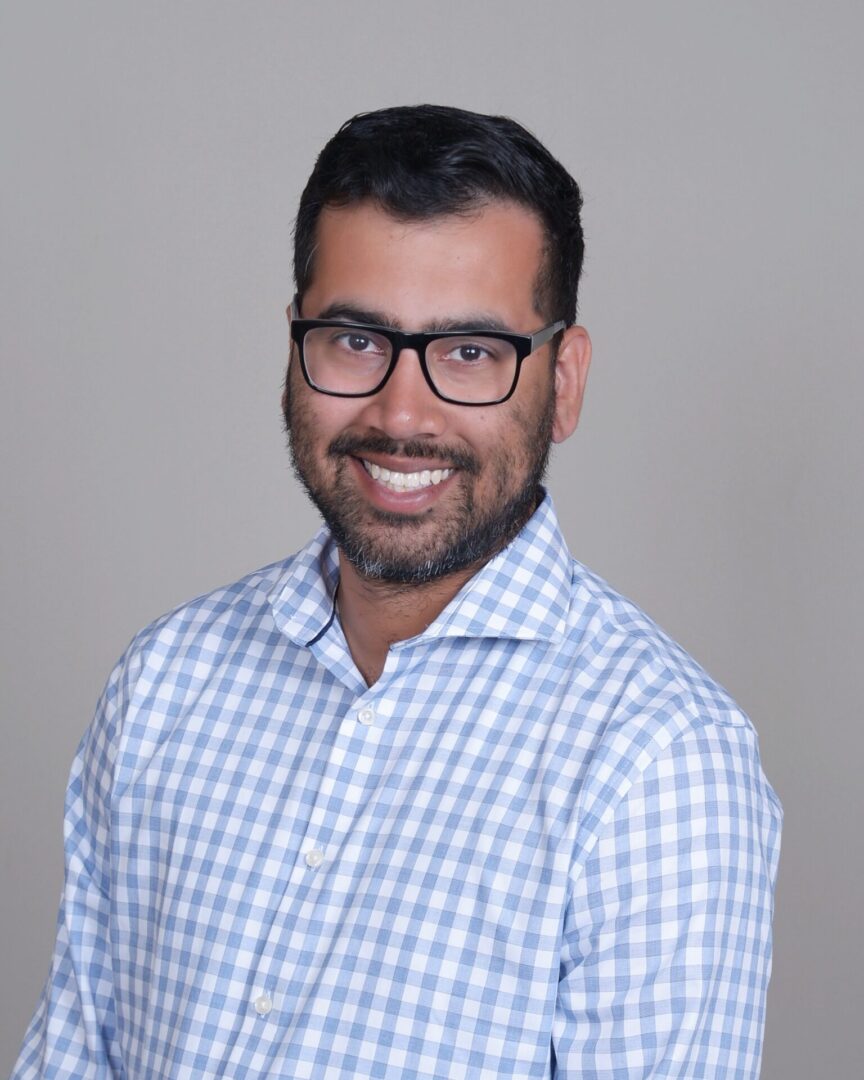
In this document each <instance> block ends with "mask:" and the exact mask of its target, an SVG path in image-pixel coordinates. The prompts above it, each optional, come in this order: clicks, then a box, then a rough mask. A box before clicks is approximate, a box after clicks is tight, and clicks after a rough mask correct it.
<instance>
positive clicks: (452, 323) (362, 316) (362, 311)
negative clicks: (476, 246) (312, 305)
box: [315, 300, 517, 334]
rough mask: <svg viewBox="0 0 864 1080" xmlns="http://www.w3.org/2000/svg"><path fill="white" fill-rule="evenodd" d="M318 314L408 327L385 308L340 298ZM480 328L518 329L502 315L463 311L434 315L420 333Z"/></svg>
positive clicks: (491, 330)
mask: <svg viewBox="0 0 864 1080" xmlns="http://www.w3.org/2000/svg"><path fill="white" fill-rule="evenodd" d="M315 317H316V318H318V319H344V320H345V321H346V322H353V323H362V324H363V325H365V326H380V327H381V328H382V329H385V330H400V331H402V332H404V331H405V327H404V326H403V325H402V323H401V322H400V320H399V319H397V318H396V317H395V316H394V315H392V314H389V313H388V312H386V311H374V310H371V309H369V308H363V307H360V306H358V305H355V304H352V303H350V302H345V301H341V300H337V301H335V302H334V303H332V304H329V305H328V306H327V307H326V308H324V310H323V311H322V312H321V313H320V314H319V315H316V316H315ZM481 330H482V331H485V332H486V333H490V334H496V333H501V334H513V333H516V332H517V331H514V330H513V328H512V327H510V326H508V325H507V323H505V322H504V321H503V320H502V319H499V318H497V317H496V316H494V315H490V314H489V313H488V312H476V313H472V314H468V315H460V316H459V317H458V318H453V319H447V318H443V319H435V320H434V321H433V322H431V323H427V324H426V326H424V327H423V329H422V330H421V331H420V333H425V334H438V333H441V334H444V333H452V332H457V333H462V332H465V331H475V332H477V331H481Z"/></svg>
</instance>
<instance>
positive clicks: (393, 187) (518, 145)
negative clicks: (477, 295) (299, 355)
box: [294, 105, 584, 324]
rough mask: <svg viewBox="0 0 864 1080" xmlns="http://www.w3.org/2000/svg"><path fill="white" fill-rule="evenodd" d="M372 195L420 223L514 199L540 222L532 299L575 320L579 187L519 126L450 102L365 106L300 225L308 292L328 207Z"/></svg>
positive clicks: (325, 169) (336, 148) (329, 149)
mask: <svg viewBox="0 0 864 1080" xmlns="http://www.w3.org/2000/svg"><path fill="white" fill-rule="evenodd" d="M365 199H370V200H372V201H374V202H376V203H378V204H379V205H380V206H381V207H382V209H384V210H386V211H387V212H388V213H389V214H392V215H393V216H394V217H396V218H400V219H402V220H405V221H421V220H424V219H428V218H433V217H437V216H439V215H443V214H459V213H466V212H469V211H471V210H473V209H476V208H477V207H478V206H482V205H483V204H484V203H486V202H488V201H490V200H492V199H510V200H512V201H513V202H516V203H519V204H521V205H522V206H524V207H526V208H527V209H529V210H531V211H533V212H534V213H536V214H537V215H538V217H539V218H540V221H541V222H542V224H543V232H544V238H545V243H544V257H543V264H542V267H541V270H540V273H539V275H538V280H537V281H536V282H535V283H534V291H535V304H536V306H537V308H538V310H539V311H540V312H541V313H542V314H543V315H544V316H545V317H548V318H549V319H550V320H551V319H564V320H565V322H567V323H568V324H570V323H573V322H575V320H576V299H577V292H578V287H579V275H580V273H581V270H582V256H583V252H584V241H583V237H582V225H581V222H580V219H579V212H580V210H581V208H582V196H581V194H580V192H579V186H578V184H577V183H576V181H575V180H574V179H573V177H572V176H571V175H570V174H569V173H568V172H567V170H566V169H565V168H564V166H563V165H561V163H560V162H559V161H556V159H555V158H554V157H552V155H551V154H550V153H549V151H548V150H547V149H546V148H545V147H544V146H543V144H542V143H541V142H539V140H538V139H536V138H535V137H534V136H533V135H532V134H531V133H530V132H529V131H526V130H525V128H523V127H522V126H521V124H517V123H516V121H515V120H510V119H508V118H507V117H506V116H484V115H482V114H481V113H472V112H466V111H464V110H463V109H453V108H450V107H448V106H444V105H406V106H399V107H397V108H392V109H381V110H379V111H378V112H369V113H360V114H358V115H357V116H355V117H353V118H352V119H351V120H348V121H347V123H345V124H343V125H342V127H341V128H340V129H339V130H338V131H337V132H336V134H335V135H334V136H333V138H332V139H331V140H330V141H329V142H328V143H327V145H326V146H325V147H324V149H323V150H322V151H321V153H320V155H319V156H318V160H317V161H316V163H315V168H314V169H313V170H312V175H311V176H310V177H309V181H308V183H307V184H306V188H305V190H304V192H303V195H302V196H301V198H300V207H299V210H298V212H297V221H296V223H295V225H294V277H295V281H296V283H297V292H298V294H299V295H300V296H301V297H302V295H303V293H304V292H305V290H306V289H307V288H308V287H309V283H310V281H311V278H312V272H313V268H314V256H315V230H316V226H317V223H318V217H319V215H320V213H321V211H322V210H323V209H324V207H326V206H349V205H352V204H354V203H358V202H361V201H363V200H365Z"/></svg>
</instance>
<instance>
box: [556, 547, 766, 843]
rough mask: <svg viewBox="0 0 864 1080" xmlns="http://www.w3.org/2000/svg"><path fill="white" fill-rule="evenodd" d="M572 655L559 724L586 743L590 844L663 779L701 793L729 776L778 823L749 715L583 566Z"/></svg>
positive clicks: (575, 591) (583, 775)
mask: <svg viewBox="0 0 864 1080" xmlns="http://www.w3.org/2000/svg"><path fill="white" fill-rule="evenodd" d="M564 652H565V653H566V663H567V664H568V665H569V667H570V674H569V677H568V693H567V698H566V701H565V702H564V706H565V707H564V708H563V709H562V710H561V713H560V714H559V723H560V724H561V726H562V735H563V737H564V738H568V739H572V740H573V741H574V742H575V743H576V744H577V745H578V744H582V745H587V752H586V753H585V754H584V756H581V755H580V757H579V767H580V768H579V771H580V776H579V783H578V789H577V790H578V794H577V796H576V807H575V809H576V810H577V814H576V816H575V819H574V823H575V822H576V821H578V823H579V828H580V831H581V833H582V835H581V844H582V845H588V846H590V845H591V843H592V836H593V837H596V835H597V832H598V831H601V830H602V829H603V827H604V825H607V824H609V823H610V822H611V821H612V820H613V819H614V818H615V816H616V814H617V813H619V811H620V809H621V807H622V805H623V804H625V803H626V802H627V801H628V799H630V798H632V796H633V793H634V792H636V791H639V790H642V789H643V787H644V785H645V784H646V783H648V782H649V781H650V780H651V778H652V777H656V776H657V775H660V774H664V775H667V776H668V777H669V778H670V779H669V782H670V783H673V784H674V785H677V786H678V787H681V788H685V787H686V788H688V789H689V790H690V791H691V792H692V793H694V796H695V793H697V792H698V791H700V790H701V791H703V792H707V791H708V790H709V789H712V788H713V787H716V784H717V783H718V782H720V780H721V779H722V782H723V784H725V785H726V788H727V791H728V792H733V791H737V792H738V793H739V794H740V795H741V796H742V805H743V803H744V802H746V803H747V804H749V805H750V807H751V811H750V812H755V807H756V806H757V805H758V807H759V808H760V813H762V812H764V813H765V814H766V815H768V816H769V817H770V818H772V819H774V820H777V821H779V819H780V815H781V810H780V804H779V801H778V800H777V796H776V795H775V793H774V792H773V790H772V788H771V787H770V785H769V783H768V781H767V779H766V778H765V775H764V773H763V771H762V766H761V761H760V757H759V745H758V738H757V735H756V731H755V729H754V727H753V724H752V723H751V721H750V718H749V717H748V716H747V715H746V714H745V713H744V712H743V710H742V709H741V708H739V706H738V705H737V704H736V703H735V701H734V700H733V699H732V697H731V696H730V695H729V693H728V692H727V691H726V690H725V689H724V688H723V687H722V686H721V685H720V684H719V683H717V682H716V681H715V680H714V679H713V678H712V677H711V676H710V675H709V674H708V673H707V672H706V671H705V670H704V669H703V668H702V667H701V665H700V664H699V663H697V661H696V660H694V659H693V657H691V656H690V655H689V654H688V653H687V652H686V651H685V650H684V649H683V648H682V647H681V646H680V645H679V644H678V643H677V642H675V641H673V640H672V639H671V638H670V637H669V636H668V635H667V634H666V633H665V632H664V631H663V630H661V629H660V627H659V626H658V625H657V624H656V623H655V622H654V621H653V620H652V619H651V618H650V617H649V616H648V615H646V614H645V613H644V612H643V611H641V610H640V609H639V608H638V607H637V606H636V605H635V604H634V603H632V602H631V601H630V600H627V599H626V598H625V597H623V596H621V595H620V594H619V593H617V592H616V591H615V590H614V589H612V588H611V587H610V586H609V585H608V584H607V583H606V582H605V581H603V580H602V578H600V577H598V576H597V575H596V574H594V573H592V572H591V571H590V570H588V569H586V568H585V567H584V566H583V565H582V564H580V563H579V562H577V561H576V560H573V562H572V565H571V603H570V610H569V616H568V632H567V636H566V645H565V648H564ZM564 731H566V734H564ZM729 797H730V798H731V797H732V796H731V795H729ZM733 801H734V800H733Z"/></svg>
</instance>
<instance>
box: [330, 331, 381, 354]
mask: <svg viewBox="0 0 864 1080" xmlns="http://www.w3.org/2000/svg"><path fill="white" fill-rule="evenodd" d="M333 343H334V345H339V346H341V347H342V348H343V349H347V350H348V352H352V353H372V354H377V353H381V352H383V351H384V348H383V345H382V343H381V342H379V341H377V340H376V339H375V338H372V337H370V336H369V335H368V334H361V333H358V331H356V330H345V331H343V332H342V333H339V334H334V335H333Z"/></svg>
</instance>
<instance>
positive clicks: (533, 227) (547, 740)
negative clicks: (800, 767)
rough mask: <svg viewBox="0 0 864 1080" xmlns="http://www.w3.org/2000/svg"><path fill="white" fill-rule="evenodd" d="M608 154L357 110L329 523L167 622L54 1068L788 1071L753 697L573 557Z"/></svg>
mask: <svg viewBox="0 0 864 1080" xmlns="http://www.w3.org/2000/svg"><path fill="white" fill-rule="evenodd" d="M580 205H581V199H580V195H579V189H578V187H577V185H576V183H575V182H574V181H573V180H572V178H571V177H570V176H569V175H568V174H567V172H566V171H565V170H564V169H563V167H562V166H561V165H560V164H559V163H558V162H557V161H555V160H554V159H553V158H552V157H551V156H550V155H549V153H548V152H547V151H546V150H545V149H544V148H543V147H542V146H541V145H540V144H539V143H538V142H537V141H536V140H535V139H534V138H533V137H532V136H531V135H529V134H528V133H527V132H526V131H525V130H524V129H522V128H521V127H519V125H517V124H515V123H513V122H512V121H509V120H505V119H502V118H500V117H487V116H478V115H474V114H471V113H466V112H462V111H460V110H455V109H449V108H437V107H431V106H423V107H417V108H398V109H388V110H384V111H382V112H378V113H372V114H368V115H365V116H359V117H355V118H354V119H353V120H352V121H349V122H348V123H347V124H346V125H345V126H344V127H343V128H342V129H341V130H340V131H339V132H338V133H337V135H336V136H335V137H334V138H333V139H332V140H331V142H330V143H329V144H328V145H327V147H326V148H325V149H324V151H323V153H322V154H321V156H320V157H319V159H318V162H317V164H316V166H315V170H314V172H313V174H312V177H311V178H310V180H309V183H308V185H307V188H306V190H305V192H304V194H303V197H302V200H301V205H300V210H299V214H298V218H297V226H296V237H295V239H296V245H295V274H296V280H297V295H296V298H295V300H294V302H293V303H292V305H291V307H290V309H289V318H290V333H291V342H292V344H291V356H290V362H289V367H288V375H287V379H286V385H285V395H284V409H285V417H286V424H287V429H288V433H289V437H290V444H291V451H292V455H293V461H294V466H295V470H296V473H297V475H298V477H299V479H300V481H301V482H302V484H303V485H304V486H305V488H306V490H307V491H308V493H309V495H310V496H311V498H312V499H313V500H314V502H315V504H316V505H317V506H318V508H319V510H320V511H321V514H322V516H323V518H324V520H325V522H326V528H324V529H322V531H321V532H320V533H319V534H318V536H316V538H315V539H314V540H313V541H312V542H311V543H310V544H309V546H308V547H307V548H305V549H304V550H303V551H301V552H300V553H299V554H298V555H296V556H294V557H292V558H290V559H287V560H286V561H284V562H281V563H278V564H276V565H274V566H270V567H266V568H265V569H263V570H261V571H259V572H257V573H255V574H252V575H250V576H249V577H248V578H246V579H244V580H243V581H240V582H238V583H237V584H235V585H232V586H230V587H228V588H225V589H220V590H217V591H216V592H214V593H211V594H210V595H208V596H205V597H203V598H200V599H198V600H196V601H193V602H192V603H191V604H188V605H185V606H184V607H181V608H179V609H178V610H177V611H175V612H173V613H171V614H169V615H167V616H165V617H164V618H163V619H161V620H159V621H158V622H157V623H155V624H154V625H153V626H151V627H150V628H148V629H147V630H145V631H144V632H143V633H142V634H141V635H139V637H138V638H137V639H136V640H135V641H134V642H133V644H132V646H131V647H130V649H129V650H128V652H127V653H126V655H125V657H124V658H123V659H122V660H121V662H120V664H119V665H118V667H117V669H116V670H115V672H114V674H113V676H112V678H111V680H110V681H109V684H108V687H107V689H106V691H105V694H104V696H103V698H102V701H101V703H100V706H99V709H98V712H97V715H96V719H95V721H94V723H93V725H92V727H91V728H90V730H89V732H88V734H87V735H86V737H85V739H84V741H83V743H82V746H81V749H80V751H79V755H78V757H77V759H76V762H75V766H74V768H73V772H72V777H71V781H70V787H69V794H68V802H67V810H66V814H67V842H66V854H67V871H66V886H65V894H64V898H63V906H62V909H61V915H60V922H59V930H58V938H57V945H56V950H55V958H54V966H53V970H52V973H51V976H50V978H49V981H48V984H47V987H46V990H45V993H44V995H43V998H42V1000H41V1003H40V1005H39V1008H38V1010H37V1013H36V1016H35V1018H34V1020H33V1023H32V1025H31V1028H30V1030H29V1032H28V1035H27V1037H26V1041H25V1045H24V1049H23V1051H22V1055H21V1058H20V1060H19V1064H18V1067H17V1072H16V1074H15V1075H16V1077H18V1078H21V1080H23V1078H25V1077H33V1076H74V1077H104V1076H115V1075H116V1076H125V1077H129V1078H133V1077H153V1078H155V1077H160V1078H162V1077H206V1076H219V1077H255V1076H266V1077H313V1076H315V1077H317V1076H324V1077H327V1078H328V1080H329V1078H336V1077H421V1076H422V1077H478V1078H492V1077H496V1078H497V1077H520V1078H524V1077H529V1076H532V1077H543V1076H552V1075H554V1076H557V1077H573V1078H575V1077H580V1078H587V1077H616V1078H618V1077H637V1076H638V1077H648V1076H651V1077H661V1076H662V1077H673V1076H674V1077H688V1078H693V1077H712V1078H713V1077H733V1076H734V1077H755V1076H757V1074H758V1070H759V1059H760V1049H761V1034H762V1027H763V1021H764V1001H765V990H766V986H767V982H768V976H769V969H770V957H771V947H770V940H771V939H770V919H771V908H772V888H773V882H774V877H775V873H776V864H777V854H778V840H779V826H780V810H779V805H778V803H777V801H776V798H775V796H774V794H773V792H772V791H771V789H770V787H769V786H768V784H767V782H766V780H765V778H764V776H763V774H762V771H761V768H760V765H759V758H758V751H757V745H756V738H755V735H754V732H753V730H752V728H751V726H750V724H749V721H748V720H747V719H746V718H745V717H744V716H743V715H742V714H741V713H740V712H739V711H738V710H737V708H736V707H735V705H734V704H733V703H732V702H731V701H730V700H729V698H728V697H727V696H726V695H725V693H724V692H723V691H722V690H721V689H720V688H719V687H717V686H716V685H715V684H714V683H713V682H712V681H711V680H710V679H709V678H708V677H707V676H706V675H705V674H704V672H702V671H701V670H700V669H699V668H698V667H697V665H696V664H695V663H694V662H693V661H692V660H691V659H690V658H689V657H687V656H686V655H685V654H684V653H683V652H682V651H681V650H680V648H678V646H676V645H675V644H673V643H672V642H671V641H670V640H669V639H668V638H666V637H665V636H664V635H663V634H662V632H661V631H659V630H658V629H657V627H656V626H654V624H652V623H651V622H650V621H649V620H648V619H647V618H646V617H645V616H644V615H642V614H641V613H640V612H639V611H638V610H637V609H635V608H634V607H633V606H632V605H631V604H629V603H628V602H627V601H625V600H623V599H622V598H621V597H619V596H617V595H616V594H615V593H613V592H612V591H611V590H610V589H609V588H608V586H606V585H605V584H604V583H603V582H601V581H599V580H598V579H597V578H596V577H594V576H593V575H592V574H591V573H589V572H588V571H587V570H585V569H584V568H583V567H582V566H580V565H579V564H578V563H575V562H574V561H573V560H572V559H571V557H570V556H569V554H568V552H567V549H566V546H565V543H564V540H563V538H562V536H561V533H560V531H559V529H558V526H557V524H556V520H555V514H554V510H553V508H552V504H551V501H550V499H549V496H548V495H547V494H546V493H545V492H544V490H543V487H542V486H541V485H542V480H543V475H544V469H545V465H546V460H547V456H548V452H549V447H550V444H551V443H552V442H560V441H562V440H563V439H566V438H567V437H568V436H569V435H570V434H571V433H572V432H573V430H574V428H575V426H576V423H577V420H578V417H579V410H580V406H581V404H582V397H583V393H584V389H585V380H586V376H587V371H588V363H589V359H590V344H589V339H588V336H587V334H586V332H585V331H584V330H583V329H582V328H581V327H579V326H577V325H575V313H576V291H577V283H578V277H579V271H580V266H581V261H582V249H583V244H582V231H581V226H580V221H579V212H580Z"/></svg>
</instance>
